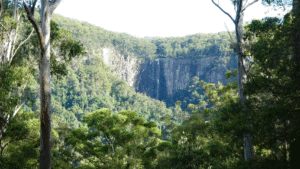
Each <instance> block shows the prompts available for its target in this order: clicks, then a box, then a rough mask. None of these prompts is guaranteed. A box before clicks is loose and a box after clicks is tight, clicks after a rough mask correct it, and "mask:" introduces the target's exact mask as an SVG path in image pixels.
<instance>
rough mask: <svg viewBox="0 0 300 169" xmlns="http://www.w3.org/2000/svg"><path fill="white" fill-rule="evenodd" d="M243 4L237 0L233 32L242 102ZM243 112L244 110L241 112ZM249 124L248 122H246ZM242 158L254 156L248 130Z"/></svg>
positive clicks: (243, 76)
mask: <svg viewBox="0 0 300 169" xmlns="http://www.w3.org/2000/svg"><path fill="white" fill-rule="evenodd" d="M240 6H241V7H242V6H243V1H242V0H240V1H238V2H237V15H236V19H235V21H236V23H235V32H236V40H237V49H236V51H237V54H238V89H239V98H240V102H241V103H242V104H243V103H244V101H245V100H246V99H247V96H246V95H245V94H244V85H245V83H246V80H247V74H246V68H245V52H244V51H245V49H244V47H243V44H244V41H243V36H244V28H243V21H244V12H241V10H242V8H241V7H240ZM242 110H243V109H242ZM241 113H245V112H241ZM246 125H247V126H249V124H246ZM243 141H244V158H245V161H247V160H249V159H252V158H254V155H255V152H254V148H253V144H252V135H251V133H249V132H248V131H246V132H245V133H244V138H243Z"/></svg>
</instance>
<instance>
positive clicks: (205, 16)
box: [54, 0, 291, 37]
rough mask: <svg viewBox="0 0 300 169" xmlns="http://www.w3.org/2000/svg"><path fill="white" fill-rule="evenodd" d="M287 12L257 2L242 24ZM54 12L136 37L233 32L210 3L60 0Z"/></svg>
mask: <svg viewBox="0 0 300 169" xmlns="http://www.w3.org/2000/svg"><path fill="white" fill-rule="evenodd" d="M215 1H216V2H218V0H215ZM248 1H249V2H252V1H253V0H248ZM219 2H220V6H221V7H223V9H224V10H226V11H227V12H228V13H230V14H231V16H232V17H235V15H234V13H235V11H234V7H233V5H232V4H231V1H230V0H219ZM290 9H291V8H287V10H286V11H282V10H281V9H279V8H278V9H277V11H276V12H274V10H273V9H272V8H271V7H264V6H263V5H262V4H261V1H259V2H257V3H256V4H254V5H252V6H251V7H249V8H248V9H247V10H246V12H245V19H244V21H245V22H246V21H251V20H252V19H262V18H264V17H266V16H277V15H278V14H281V16H282V15H283V14H285V13H287V12H288V11H289V10H290ZM268 11H270V12H268ZM54 13H57V14H61V15H63V16H66V17H69V18H73V19H77V20H79V21H86V22H88V23H91V24H93V25H96V26H100V27H102V28H104V29H106V30H110V31H115V32H126V33H128V34H130V35H133V36H136V37H145V36H148V37H155V36H158V37H170V36H186V35H191V34H195V33H216V32H221V31H226V27H225V24H226V25H227V27H228V28H229V30H230V31H232V30H234V24H233V23H232V21H231V20H230V19H229V17H228V16H226V15H225V14H224V13H223V12H221V11H220V10H219V9H218V8H217V7H216V6H215V5H213V3H212V2H211V0H84V1H82V0H63V1H62V3H61V4H60V5H59V6H58V7H57V9H56V10H55V12H54Z"/></svg>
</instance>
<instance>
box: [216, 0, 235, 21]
mask: <svg viewBox="0 0 300 169" xmlns="http://www.w3.org/2000/svg"><path fill="white" fill-rule="evenodd" d="M211 2H212V3H213V4H214V5H216V6H217V7H218V8H219V9H220V10H221V11H222V12H224V13H225V14H226V15H227V16H229V18H230V19H231V20H232V22H233V23H235V21H234V19H233V18H232V17H231V15H230V14H229V13H227V12H226V11H224V10H223V9H222V8H221V7H220V6H219V5H218V4H216V3H215V2H214V0H211Z"/></svg>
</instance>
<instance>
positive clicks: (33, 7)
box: [31, 0, 37, 16]
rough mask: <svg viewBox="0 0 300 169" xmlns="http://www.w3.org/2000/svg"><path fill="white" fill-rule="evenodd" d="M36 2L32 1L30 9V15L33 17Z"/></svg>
mask: <svg viewBox="0 0 300 169" xmlns="http://www.w3.org/2000/svg"><path fill="white" fill-rule="evenodd" d="M36 2H37V0H34V2H33V5H32V7H31V13H32V15H33V16H34V9H35V5H36Z"/></svg>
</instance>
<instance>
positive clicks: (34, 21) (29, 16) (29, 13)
mask: <svg viewBox="0 0 300 169" xmlns="http://www.w3.org/2000/svg"><path fill="white" fill-rule="evenodd" d="M36 1H37V0H35V1H34V3H36ZM23 6H24V8H25V11H26V13H27V18H28V20H29V21H30V22H31V23H32V25H33V27H34V29H35V31H36V33H37V35H38V38H39V40H40V48H41V52H42V53H43V52H44V51H45V47H44V44H45V43H44V41H45V39H44V37H43V34H42V30H41V28H40V27H39V24H38V22H37V21H36V19H35V18H34V15H33V13H31V11H34V9H31V10H30V9H29V8H28V7H27V5H26V4H25V2H24V3H23ZM32 7H33V8H34V6H32Z"/></svg>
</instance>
